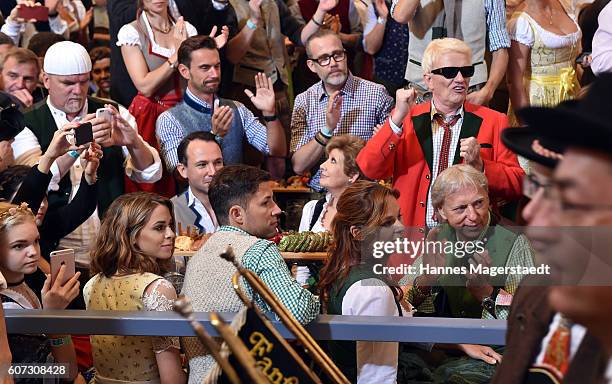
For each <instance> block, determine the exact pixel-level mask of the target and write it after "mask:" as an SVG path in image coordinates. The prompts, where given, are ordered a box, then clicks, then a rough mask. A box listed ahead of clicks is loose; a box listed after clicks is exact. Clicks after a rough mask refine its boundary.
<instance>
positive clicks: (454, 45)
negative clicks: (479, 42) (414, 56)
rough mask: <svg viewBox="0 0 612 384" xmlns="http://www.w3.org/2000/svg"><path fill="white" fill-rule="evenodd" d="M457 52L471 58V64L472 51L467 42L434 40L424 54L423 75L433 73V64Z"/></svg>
mask: <svg viewBox="0 0 612 384" xmlns="http://www.w3.org/2000/svg"><path fill="white" fill-rule="evenodd" d="M451 52H456V53H461V54H463V55H466V56H467V57H469V59H470V62H471V60H472V49H471V48H470V47H469V45H467V44H466V43H465V42H463V41H462V40H459V39H454V38H452V37H446V38H444V39H434V40H432V41H431V43H429V45H428V46H427V48H425V52H424V53H423V61H422V63H421V65H422V67H423V73H429V72H431V70H432V69H435V68H432V67H433V63H434V62H435V61H436V60H437V59H438V58H439V57H440V56H442V55H444V54H447V53H451Z"/></svg>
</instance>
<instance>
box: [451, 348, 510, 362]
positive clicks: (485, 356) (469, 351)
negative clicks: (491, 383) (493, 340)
mask: <svg viewBox="0 0 612 384" xmlns="http://www.w3.org/2000/svg"><path fill="white" fill-rule="evenodd" d="M457 346H458V347H459V349H460V350H462V351H463V352H465V354H466V355H468V356H469V357H471V358H472V359H477V360H482V361H484V362H485V363H488V364H497V363H501V361H502V355H500V354H499V353H497V352H495V351H494V350H493V349H491V347H487V346H486V345H476V344H457Z"/></svg>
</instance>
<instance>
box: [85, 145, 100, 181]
mask: <svg viewBox="0 0 612 384" xmlns="http://www.w3.org/2000/svg"><path fill="white" fill-rule="evenodd" d="M102 155H103V152H102V147H101V146H100V145H99V144H97V143H96V142H93V143H91V145H90V146H89V148H88V149H87V150H86V151H85V152H83V154H82V155H81V159H82V160H84V161H85V165H84V166H83V169H84V172H83V174H84V175H85V180H86V181H87V183H88V184H89V185H92V184H93V183H95V182H96V180H97V173H96V172H97V171H98V167H99V166H100V160H101V159H102Z"/></svg>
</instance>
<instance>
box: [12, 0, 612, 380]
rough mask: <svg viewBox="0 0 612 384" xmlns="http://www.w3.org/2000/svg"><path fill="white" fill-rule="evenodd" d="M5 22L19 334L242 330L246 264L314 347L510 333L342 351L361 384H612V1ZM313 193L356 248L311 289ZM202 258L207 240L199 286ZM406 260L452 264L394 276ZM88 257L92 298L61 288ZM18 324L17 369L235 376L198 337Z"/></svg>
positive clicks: (255, 1) (325, 224)
mask: <svg viewBox="0 0 612 384" xmlns="http://www.w3.org/2000/svg"><path fill="white" fill-rule="evenodd" d="M0 25H1V27H0V118H1V122H0V272H1V277H2V278H0V299H1V301H2V306H1V307H0V314H3V310H4V309H28V310H34V309H58V310H74V309H82V310H84V309H87V310H115V311H124V310H129V311H170V310H172V305H173V302H174V300H175V299H176V298H177V296H178V295H179V294H185V295H187V296H189V297H190V298H191V300H192V304H193V309H194V310H195V311H197V312H210V311H217V312H238V311H239V310H240V309H241V308H242V307H243V306H244V304H243V302H242V301H241V300H240V299H239V297H238V296H236V294H235V293H234V287H233V285H232V281H231V277H232V275H233V273H234V270H233V267H231V265H230V264H228V263H227V262H226V261H224V260H222V259H221V258H220V257H218V255H219V254H220V253H222V252H224V251H225V250H226V249H227V246H228V245H231V246H232V247H233V250H234V253H235V256H236V260H237V261H238V262H239V263H240V264H242V265H243V266H244V267H245V268H247V269H248V270H250V271H252V272H253V273H255V274H256V275H257V276H259V278H260V279H261V280H262V281H263V283H265V284H266V285H267V286H268V287H269V288H270V290H271V291H272V292H273V293H274V294H275V295H276V296H277V297H278V299H279V300H280V302H281V303H282V304H283V305H284V306H285V307H286V308H287V309H288V311H289V312H290V313H291V314H292V315H293V317H295V319H296V320H297V321H298V322H299V323H301V324H308V323H310V322H312V321H313V320H315V319H316V318H317V316H318V315H319V314H332V315H352V316H389V317H397V316H402V317H410V316H424V317H446V318H449V319H448V324H449V326H450V325H451V324H452V321H453V320H452V318H473V319H483V320H491V319H503V320H507V322H508V331H507V341H506V345H505V346H503V347H502V346H489V345H474V344H438V343H436V344H433V343H426V344H425V343H397V342H383V341H380V342H378V341H351V342H349V341H333V340H332V341H331V342H329V343H326V346H325V347H326V351H327V352H328V353H329V355H330V357H331V358H332V360H333V361H334V362H335V363H336V365H337V366H338V367H339V368H340V369H341V371H342V372H343V373H344V375H345V376H346V377H347V378H348V379H349V381H351V382H358V383H396V382H399V383H488V382H493V383H524V382H536V381H532V380H538V378H539V377H544V376H546V377H549V380H553V382H564V383H577V382H581V383H598V384H599V383H612V340H611V336H610V332H609V324H610V322H611V321H612V311H611V310H610V306H609V305H608V301H607V300H610V299H612V287H610V285H611V284H610V279H611V278H612V257H610V256H609V253H608V251H607V250H608V249H609V247H608V245H612V244H609V241H610V239H612V236H610V235H609V233H607V229H608V228H609V227H612V214H611V213H610V212H612V211H611V207H612V197H611V195H610V194H609V192H608V186H610V185H612V152H611V149H610V148H612V143H611V142H610V140H611V139H610V137H612V125H611V124H610V122H609V118H607V113H606V112H608V108H607V107H608V104H609V102H608V100H609V99H607V98H608V97H610V95H611V94H612V73H610V72H612V3H610V1H609V0H512V1H510V0H508V1H501V0H484V1H480V0H479V1H475V0H462V1H454V0H393V1H388V0H365V1H364V0H361V1H354V0H297V1H294V0H286V1H283V0H276V1H272V0H248V1H247V0H230V1H219V0H138V1H133V0H44V1H42V3H35V2H34V1H31V0H3V1H2V2H1V3H0ZM84 130H88V132H86V134H85V136H86V139H85V140H84V141H81V139H82V136H83V134H82V132H83V131H84ZM87 136H89V137H87ZM293 175H300V176H304V177H307V178H308V182H307V183H308V187H309V188H310V190H311V191H312V194H313V195H315V196H316V197H317V198H315V199H314V200H312V201H310V202H307V203H306V204H305V205H304V207H303V211H302V215H301V217H300V218H297V219H296V221H297V222H299V227H298V228H294V229H295V230H297V231H299V232H314V233H319V232H329V233H330V234H331V236H332V237H333V241H332V243H331V245H330V246H329V249H328V250H327V258H326V260H325V261H324V262H323V263H322V265H319V264H316V263H308V262H305V263H300V265H298V266H297V268H290V265H288V264H287V262H286V261H285V260H284V258H283V255H281V252H280V251H279V248H278V247H277V244H276V243H275V242H274V241H272V240H270V239H272V238H275V237H276V236H277V235H278V233H279V231H280V230H282V229H281V228H280V227H281V224H280V223H281V220H280V217H281V216H282V215H283V214H284V213H283V212H282V210H281V208H279V206H278V205H277V203H276V202H275V197H274V187H275V186H278V185H279V184H278V182H279V181H281V180H282V179H286V178H288V177H290V176H293ZM285 214H286V213H285ZM519 226H520V227H519ZM183 229H186V232H185V231H183ZM179 235H187V236H192V237H197V238H198V239H199V240H198V242H197V244H198V246H199V249H198V250H197V252H196V253H195V255H194V256H192V257H191V258H190V259H189V261H188V262H187V265H186V269H185V270H184V271H181V272H184V276H181V279H180V280H181V281H180V284H179V283H177V281H175V279H172V278H171V277H172V276H173V275H176V274H177V272H178V270H177V265H176V261H175V258H174V250H175V239H176V237H177V236H179ZM396 240H397V243H398V244H399V242H400V240H407V241H410V242H412V243H415V244H417V243H418V244H423V247H426V245H427V244H435V243H437V244H448V245H449V246H451V248H450V249H451V250H450V251H449V250H447V248H443V249H442V248H438V249H437V250H436V249H435V248H434V249H433V250H431V249H429V248H421V249H420V250H418V251H416V250H414V252H412V253H409V252H408V253H407V252H400V251H398V250H397V249H395V250H393V251H390V250H387V248H386V247H384V248H385V249H384V251H382V252H381V248H380V247H379V245H380V244H381V243H386V244H387V245H388V244H390V243H391V244H393V243H395V242H396ZM468 243H469V244H476V245H477V246H481V248H477V250H472V251H467V248H462V247H467V245H466V244H468ZM67 249H69V250H73V251H74V262H75V274H74V275H71V274H70V275H65V274H66V273H67V266H62V267H61V268H60V269H59V272H58V274H57V275H54V276H53V277H52V276H51V269H52V267H51V265H50V261H51V257H50V256H51V253H52V252H54V251H57V250H67ZM381 253H382V255H381ZM466 255H467V256H466ZM381 266H382V267H381ZM541 267H546V268H544V269H543V270H546V271H549V272H546V273H542V274H540V273H537V272H535V273H534V272H533V271H539V270H540V269H538V268H541ZM483 268H484V269H486V270H496V271H497V270H503V271H504V272H503V273H502V272H500V273H494V274H491V273H486V272H483ZM381 269H382V270H383V271H384V272H379V271H380V270H381ZM245 291H246V293H247V294H248V295H249V296H250V297H252V298H253V301H254V303H255V305H256V306H257V307H259V308H260V309H261V310H263V311H264V312H271V308H270V306H269V304H268V303H266V302H265V301H264V300H263V299H262V298H261V297H260V296H259V295H257V294H256V293H255V292H254V291H253V289H252V288H251V287H250V286H249V285H248V284H246V285H245ZM1 318H2V321H0V365H2V364H9V363H10V362H12V363H45V362H48V361H54V362H58V363H66V364H68V366H69V367H70V370H69V375H68V379H69V380H70V381H75V382H88V381H92V380H93V381H94V382H101V383H124V382H143V383H158V382H163V383H166V382H168V383H170V382H172V383H183V382H186V381H189V382H194V383H195V382H201V381H202V380H206V379H207V376H208V375H209V374H210V373H211V372H212V371H214V369H213V367H214V365H215V361H214V359H213V357H212V355H211V354H210V351H208V350H207V349H206V348H204V347H203V346H202V345H200V344H199V342H198V340H197V339H195V338H181V339H179V338H178V337H140V336H139V337H135V336H105V335H91V336H80V335H67V334H66V335H64V334H62V335H49V334H44V335H43V334H41V335H21V334H8V335H7V333H6V327H5V324H4V321H3V316H2V317H1ZM485 324H486V323H485ZM4 378H5V379H6V380H7V382H10V380H12V379H11V378H10V377H8V376H6V375H5V376H4Z"/></svg>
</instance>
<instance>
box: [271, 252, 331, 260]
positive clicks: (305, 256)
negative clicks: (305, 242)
mask: <svg viewBox="0 0 612 384" xmlns="http://www.w3.org/2000/svg"><path fill="white" fill-rule="evenodd" d="M280 254H281V256H283V259H285V261H308V262H312V261H325V260H327V252H281V253H280Z"/></svg>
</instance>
